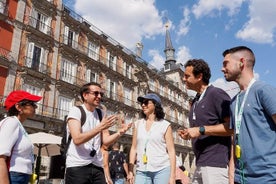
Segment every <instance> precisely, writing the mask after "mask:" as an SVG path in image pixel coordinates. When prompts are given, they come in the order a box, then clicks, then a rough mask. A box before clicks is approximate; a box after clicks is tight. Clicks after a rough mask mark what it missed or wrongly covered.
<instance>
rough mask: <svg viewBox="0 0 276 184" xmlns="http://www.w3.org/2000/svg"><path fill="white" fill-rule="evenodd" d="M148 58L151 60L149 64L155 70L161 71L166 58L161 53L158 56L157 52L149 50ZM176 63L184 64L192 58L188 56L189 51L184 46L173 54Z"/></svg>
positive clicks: (158, 52)
mask: <svg viewBox="0 0 276 184" xmlns="http://www.w3.org/2000/svg"><path fill="white" fill-rule="evenodd" d="M148 54H149V56H150V57H151V58H152V60H151V61H150V62H149V63H150V64H151V65H153V66H154V67H155V68H157V69H161V68H163V67H164V63H165V60H166V58H165V57H164V56H163V53H162V54H160V51H159V50H149V53H148ZM175 55H176V61H178V62H180V63H182V64H185V63H186V61H187V60H188V59H191V58H192V56H191V54H190V50H189V49H188V48H187V47H185V46H180V47H179V48H178V50H177V51H176V53H175Z"/></svg>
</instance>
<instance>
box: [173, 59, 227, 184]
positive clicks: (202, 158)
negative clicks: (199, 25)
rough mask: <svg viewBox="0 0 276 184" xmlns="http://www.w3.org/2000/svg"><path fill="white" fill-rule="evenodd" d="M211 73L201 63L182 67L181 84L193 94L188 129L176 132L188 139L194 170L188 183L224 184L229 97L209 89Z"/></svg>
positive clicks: (210, 86) (225, 183)
mask: <svg viewBox="0 0 276 184" xmlns="http://www.w3.org/2000/svg"><path fill="white" fill-rule="evenodd" d="M210 77H211V72H210V68H209V66H208V64H207V63H206V62H205V61H204V60H202V59H192V60H189V61H187V63H186V64H185V72H184V77H183V80H184V82H185V84H186V87H187V89H190V90H194V91H196V92H197V95H196V97H195V98H194V100H193V101H192V104H191V109H190V112H189V122H190V127H191V128H185V129H184V130H179V131H178V134H179V136H181V137H182V138H183V139H186V140H188V139H192V145H193V151H194V154H195V157H196V166H197V168H196V170H195V173H194V177H193V180H192V183H198V184H210V183H212V184H216V183H217V184H228V163H229V158H230V145H231V136H230V135H231V134H232V131H231V130H229V116H230V114H229V113H230V110H229V105H230V100H231V99H230V97H229V96H228V95H227V93H226V92H225V91H223V90H222V89H220V88H216V87H214V86H212V85H209V79H210Z"/></svg>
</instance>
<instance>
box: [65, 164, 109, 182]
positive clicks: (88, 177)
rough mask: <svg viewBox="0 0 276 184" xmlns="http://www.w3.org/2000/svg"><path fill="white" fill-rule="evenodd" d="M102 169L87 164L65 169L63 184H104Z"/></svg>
mask: <svg viewBox="0 0 276 184" xmlns="http://www.w3.org/2000/svg"><path fill="white" fill-rule="evenodd" d="M104 183H106V181H105V176H104V171H103V168H101V167H98V166H95V165H93V164H89V165H86V166H79V167H69V168H67V169H66V174H65V184H104Z"/></svg>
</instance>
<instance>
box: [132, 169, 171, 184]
mask: <svg viewBox="0 0 276 184" xmlns="http://www.w3.org/2000/svg"><path fill="white" fill-rule="evenodd" d="M170 175H171V167H166V168H164V169H161V170H160V171H155V172H150V171H138V170H137V171H136V177H135V184H168V183H169V180H170Z"/></svg>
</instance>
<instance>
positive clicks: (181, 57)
mask: <svg viewBox="0 0 276 184" xmlns="http://www.w3.org/2000/svg"><path fill="white" fill-rule="evenodd" d="M191 58H192V55H191V54H190V49H189V48H187V47H186V46H180V47H179V48H178V50H177V52H176V60H177V61H179V62H181V63H182V64H185V63H186V61H188V60H189V59H191Z"/></svg>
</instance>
